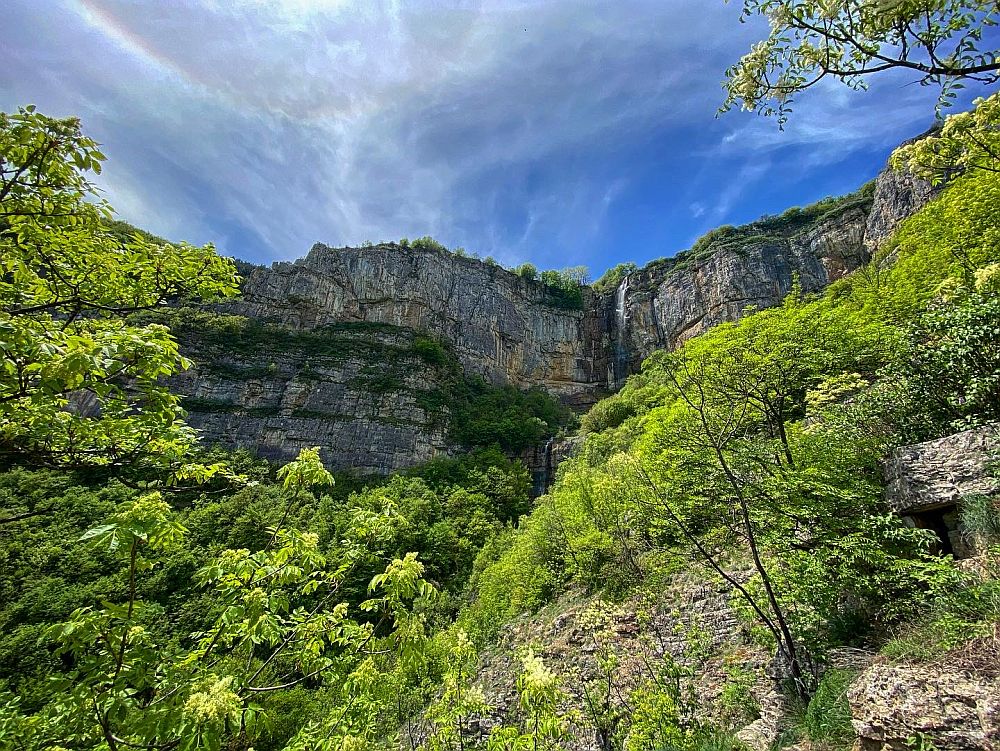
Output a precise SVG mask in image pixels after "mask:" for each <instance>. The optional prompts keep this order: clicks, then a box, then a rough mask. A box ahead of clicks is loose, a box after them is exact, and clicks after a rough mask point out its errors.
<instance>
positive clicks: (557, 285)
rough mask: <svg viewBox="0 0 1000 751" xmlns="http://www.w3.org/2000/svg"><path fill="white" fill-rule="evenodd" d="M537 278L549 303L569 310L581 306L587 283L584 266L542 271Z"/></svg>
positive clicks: (577, 308)
mask: <svg viewBox="0 0 1000 751" xmlns="http://www.w3.org/2000/svg"><path fill="white" fill-rule="evenodd" d="M538 280H539V281H540V282H541V283H542V284H544V285H545V292H546V302H548V303H549V304H550V305H553V306H554V307H557V308H566V309H569V310H579V309H581V308H582V307H583V288H584V286H585V285H586V283H587V269H586V267H585V266H572V267H570V268H567V269H562V270H561V271H555V270H549V271H543V272H542V273H541V274H539V276H538Z"/></svg>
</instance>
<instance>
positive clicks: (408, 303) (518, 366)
mask: <svg viewBox="0 0 1000 751" xmlns="http://www.w3.org/2000/svg"><path fill="white" fill-rule="evenodd" d="M232 310H233V312H236V313H239V314H241V315H246V316H249V317H262V318H268V319H276V320H279V321H280V322H281V323H283V324H285V325H286V326H289V327H290V328H293V329H310V328H316V327H318V326H324V325H328V324H332V323H341V322H344V321H359V322H365V323H380V324H389V325H392V326H397V327H401V328H405V329H410V330H413V331H420V332H427V333H430V334H433V335H434V336H436V337H439V338H441V339H443V340H445V341H447V342H448V343H449V344H450V345H451V346H452V347H453V348H454V351H455V353H456V355H457V356H458V358H459V360H460V362H461V363H462V365H463V366H464V368H465V369H466V371H467V372H470V373H478V374H481V375H483V376H485V377H486V378H487V379H488V380H490V381H492V382H494V383H512V384H515V385H518V386H525V387H527V386H542V387H544V388H545V389H547V390H548V391H550V392H552V393H554V394H557V395H559V396H563V397H565V398H567V399H571V398H572V397H574V396H577V395H579V394H580V393H581V392H585V391H587V390H588V389H589V388H593V387H594V386H596V385H598V384H603V383H604V382H605V381H606V373H607V369H608V361H607V358H608V347H607V342H606V338H607V335H608V326H607V322H606V320H604V313H605V310H604V307H603V306H602V305H601V300H600V299H598V298H597V297H596V296H595V295H593V294H591V293H589V291H587V293H586V294H585V298H584V305H583V306H582V309H579V310H575V309H566V308H561V307H559V306H558V305H557V301H556V300H555V298H553V297H552V296H551V295H549V294H548V293H547V292H546V287H545V286H544V285H542V284H540V283H537V282H533V281H529V280H526V279H522V278H521V277H519V276H517V275H516V274H513V273H512V272H510V271H507V270H506V269H503V268H501V267H500V266H496V265H493V264H487V263H484V262H482V261H479V260H477V259H472V258H467V257H463V256H458V255H455V254H453V253H449V252H447V251H445V250H434V249H425V248H420V249H418V248H403V247H400V246H399V245H396V244H394V243H390V244H383V245H378V246H372V247H366V248H330V247H327V246H325V245H320V244H317V245H315V246H313V248H312V250H311V251H310V252H309V255H307V256H306V257H305V258H303V259H301V260H299V261H296V262H294V263H276V264H274V265H273V266H271V267H270V268H260V267H257V268H254V269H253V271H252V272H251V273H250V274H249V275H248V276H247V277H246V279H245V283H244V295H243V300H241V301H240V302H238V303H236V304H235V305H233V306H232Z"/></svg>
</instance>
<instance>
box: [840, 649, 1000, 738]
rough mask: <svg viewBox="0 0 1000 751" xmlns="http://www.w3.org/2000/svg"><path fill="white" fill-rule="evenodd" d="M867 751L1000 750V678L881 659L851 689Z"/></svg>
mask: <svg viewBox="0 0 1000 751" xmlns="http://www.w3.org/2000/svg"><path fill="white" fill-rule="evenodd" d="M848 700H849V701H850V704H851V713H852V715H853V725H854V729H855V731H856V732H857V733H858V736H859V737H860V747H861V749H862V751H897V750H898V751H903V749H912V748H918V747H920V746H918V745H917V744H918V743H919V741H920V739H921V737H922V736H924V737H926V739H927V740H928V741H931V742H933V744H934V748H936V749H938V750H939V751H998V749H1000V678H996V677H985V676H980V675H974V674H972V673H970V672H968V671H963V670H956V669H952V668H949V667H947V666H943V665H892V664H885V663H877V664H875V665H873V666H871V667H870V668H868V670H866V671H865V672H864V673H863V674H862V675H861V677H860V678H859V679H858V680H857V681H856V682H855V683H854V684H853V685H852V686H851V689H850V690H849V692H848Z"/></svg>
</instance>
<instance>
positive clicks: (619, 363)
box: [612, 275, 629, 388]
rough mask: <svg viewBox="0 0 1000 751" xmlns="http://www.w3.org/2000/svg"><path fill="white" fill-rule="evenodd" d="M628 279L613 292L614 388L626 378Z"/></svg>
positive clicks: (627, 356)
mask: <svg viewBox="0 0 1000 751" xmlns="http://www.w3.org/2000/svg"><path fill="white" fill-rule="evenodd" d="M628 279H629V278H628V275H626V276H625V278H624V279H622V280H621V282H620V283H619V284H618V288H617V289H616V290H615V322H614V334H615V345H614V362H613V363H612V381H613V385H614V386H615V387H616V388H617V387H618V386H620V385H621V384H622V382H623V381H624V380H625V379H626V378H627V377H628V364H629V353H628V342H627V337H626V333H627V332H626V327H627V325H628V308H627V307H626V296H627V295H628Z"/></svg>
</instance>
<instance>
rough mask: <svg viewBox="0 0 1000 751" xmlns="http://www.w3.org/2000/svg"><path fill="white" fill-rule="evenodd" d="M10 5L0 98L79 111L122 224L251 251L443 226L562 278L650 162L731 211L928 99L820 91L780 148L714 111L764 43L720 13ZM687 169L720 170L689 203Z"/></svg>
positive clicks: (885, 132)
mask: <svg viewBox="0 0 1000 751" xmlns="http://www.w3.org/2000/svg"><path fill="white" fill-rule="evenodd" d="M10 5H11V7H10V8H8V9H7V10H6V11H5V12H6V13H7V15H8V26H9V28H10V34H9V35H8V42H7V46H6V49H5V50H4V51H3V52H2V53H0V56H3V58H5V59H0V76H3V77H6V79H7V80H3V79H0V82H2V84H3V85H2V86H0V105H2V106H3V107H4V108H9V107H12V106H15V105H16V104H19V103H24V102H27V101H36V102H37V103H38V104H39V105H40V106H42V107H43V109H45V110H47V111H52V112H55V113H66V114H69V113H79V114H81V115H82V116H83V118H84V122H85V126H86V127H87V128H88V129H89V130H90V131H91V132H93V133H94V134H95V135H97V137H98V138H100V139H101V140H103V141H104V142H105V143H106V146H107V148H106V151H107V152H108V154H109V156H110V161H109V164H108V166H107V170H106V173H105V176H104V178H103V184H104V185H105V186H106V187H107V190H108V192H109V195H110V197H111V198H112V200H113V202H114V203H116V204H117V205H118V207H119V209H120V211H121V213H123V214H124V215H126V217H127V218H128V219H130V220H132V221H134V222H135V223H137V224H140V225H143V226H145V227H147V228H149V229H150V230H151V231H155V232H159V233H161V234H165V235H168V236H170V237H175V238H184V239H190V240H192V241H198V242H205V241H208V240H217V241H218V242H219V243H220V244H221V245H222V246H223V248H224V249H225V250H226V251H228V252H231V253H235V254H237V255H250V254H252V255H254V256H255V257H257V258H258V259H263V258H265V257H267V258H291V257H296V256H299V255H301V254H303V253H304V252H305V250H306V249H307V248H308V247H309V245H310V244H311V243H312V242H314V241H316V240H322V241H325V242H329V243H331V244H341V243H344V244H348V243H359V242H361V241H363V240H380V239H392V238H398V237H401V236H404V235H407V236H410V237H414V236H418V235H423V234H432V235H435V236H438V237H440V239H442V240H443V241H445V242H446V243H448V244H452V245H465V246H466V247H468V248H469V249H470V250H474V251H479V252H481V253H483V254H487V253H489V254H492V255H494V256H496V257H497V258H498V259H500V260H502V261H505V262H508V263H515V262H519V261H522V260H525V259H526V258H527V257H529V256H531V257H532V260H534V261H535V262H537V263H540V264H545V263H551V264H552V265H560V264H562V265H565V263H566V262H567V256H568V255H570V254H571V253H579V252H582V250H581V249H583V248H590V249H591V251H592V252H595V251H593V249H594V248H595V247H597V246H598V245H599V244H600V243H602V242H606V241H607V238H606V237H604V233H605V232H606V230H607V227H608V222H609V221H610V220H609V217H611V216H612V214H613V212H614V211H615V210H616V208H618V207H619V205H620V204H621V202H622V201H623V200H624V199H625V197H626V196H629V195H630V193H629V191H630V190H633V189H636V190H638V189H639V188H635V187H634V186H637V185H640V184H641V183H642V180H643V179H645V178H646V177H648V175H649V174H652V173H653V172H654V171H655V170H658V169H659V170H662V173H663V179H666V180H673V181H675V182H676V185H671V187H670V191H669V192H670V194H671V195H676V196H678V198H679V200H680V201H682V203H681V204H680V205H682V206H687V205H691V212H692V214H693V215H694V216H695V217H702V216H703V215H704V217H707V218H711V219H716V218H721V217H723V216H724V215H725V214H726V213H727V212H728V211H729V210H730V209H731V208H732V206H733V205H734V203H736V202H738V201H740V200H741V199H742V198H743V197H745V196H746V195H747V190H748V189H749V187H750V186H752V185H754V184H755V181H758V180H760V179H761V177H762V176H763V174H764V170H766V169H767V168H768V165H772V166H776V165H779V164H781V159H782V154H783V153H784V152H785V151H787V150H788V149H790V148H795V147H802V146H808V147H809V155H808V157H807V158H806V159H805V161H802V160H801V158H799V160H800V162H801V164H800V166H801V167H802V168H803V169H805V168H816V169H822V168H823V167H824V165H826V164H828V163H831V161H833V160H836V159H837V158H838V157H839V156H843V154H844V153H845V151H851V150H856V149H862V148H871V147H872V144H883V143H889V142H891V141H892V139H894V138H897V135H896V134H897V132H899V131H904V130H906V128H907V127H908V125H909V124H910V123H912V122H913V121H914V120H915V119H917V120H919V118H920V113H921V112H923V111H925V108H926V103H925V101H924V100H923V99H920V98H919V97H909V96H907V97H904V100H903V101H904V104H903V105H902V106H900V107H899V108H898V109H896V110H893V111H891V112H889V113H888V114H885V113H881V111H880V110H878V112H879V113H880V114H879V115H878V118H879V119H878V120H877V121H876V120H875V118H876V111H877V105H878V103H879V102H880V101H881V100H882V95H881V94H880V93H878V92H873V93H874V94H875V96H871V97H869V98H868V99H865V98H864V97H863V96H862V97H860V98H854V97H851V96H848V95H847V94H845V93H843V92H841V91H839V90H838V91H834V90H830V91H823V92H815V93H814V95H813V96H809V97H805V96H804V97H803V98H802V107H801V108H800V110H799V111H798V112H797V113H796V115H795V118H794V119H793V121H792V123H791V124H790V126H789V128H788V130H787V132H786V133H784V134H778V133H777V131H776V130H775V128H774V125H773V123H772V122H764V121H760V120H758V119H753V118H747V117H742V116H738V115H734V116H730V117H731V119H728V120H727V121H725V122H724V123H720V122H718V121H715V120H714V119H713V115H714V113H715V109H716V107H717V106H718V104H719V103H720V101H721V99H722V90H721V87H720V85H719V80H720V79H721V76H722V72H723V70H724V69H725V67H726V65H727V64H729V63H731V62H732V61H733V60H735V59H736V58H738V56H739V54H740V53H741V52H742V50H743V48H744V47H745V46H746V44H747V43H748V40H749V39H750V38H751V37H752V35H753V31H754V29H753V28H747V27H745V26H741V25H740V24H738V23H736V20H737V16H738V11H739V9H738V7H735V6H734V5H726V4H723V3H721V2H719V3H714V2H713V3H705V2H702V0H690V1H687V2H681V1H680V0H672V1H671V2H660V1H658V0H626V1H624V2H616V3H607V4H581V3H579V2H571V1H570V0H553V1H552V2H546V3H538V2H534V0H530V1H529V0H523V2H500V0H462V1H459V2H455V3H452V4H450V5H448V6H445V5H444V4H440V3H432V2H429V1H428V2H423V1H417V0H411V1H409V2H405V3H404V2H402V0H239V1H238V2H233V1H230V0H176V1H175V2H170V3H163V2H157V1H156V0H53V2H52V3H48V4H46V6H47V7H45V8H42V7H40V5H39V4H37V3H35V2H34V0H11V3H10ZM831 95H835V97H837V98H839V99H841V100H842V101H834V100H832V99H831V98H830V97H831ZM907 103H909V104H907ZM869 121H870V122H869ZM875 125H877V127H874V126H875ZM713 134H714V135H713ZM712 139H714V140H712ZM699 154H700V156H699ZM699 158H700V159H702V160H707V159H713V160H715V159H719V160H726V163H727V164H728V165H730V167H731V169H730V173H731V174H732V175H733V177H732V178H731V179H729V178H727V179H726V180H725V182H724V183H723V184H721V185H715V186H713V190H712V191H711V193H706V194H704V195H699V196H690V195H686V192H685V190H683V187H684V185H689V184H698V179H697V174H698V173H699V172H700V171H701V170H700V169H699V167H698V164H697V160H698V159H699ZM664 159H666V160H668V161H669V160H673V161H670V162H669V164H668V165H667V166H663V167H656V166H654V165H655V163H656V162H657V160H664ZM682 160H687V161H682ZM570 260H572V259H570Z"/></svg>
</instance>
